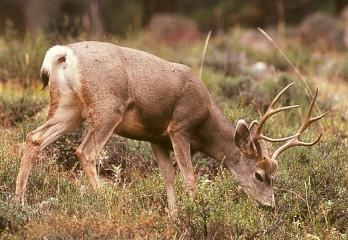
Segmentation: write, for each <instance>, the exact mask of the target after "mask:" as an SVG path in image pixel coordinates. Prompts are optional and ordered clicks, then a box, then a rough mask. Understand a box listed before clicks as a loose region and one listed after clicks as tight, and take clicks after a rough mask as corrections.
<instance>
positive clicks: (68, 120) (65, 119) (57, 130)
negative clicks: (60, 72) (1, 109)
mask: <svg viewBox="0 0 348 240" xmlns="http://www.w3.org/2000/svg"><path fill="white" fill-rule="evenodd" d="M65 100H68V99H64V98H61V101H60V103H59V105H56V106H54V107H53V106H52V105H51V108H50V114H49V117H48V120H47V121H46V122H45V123H44V124H43V125H42V126H41V127H39V128H37V129H36V130H35V131H32V132H30V133H29V134H28V136H27V138H26V142H25V150H24V155H23V157H22V159H21V165H20V169H19V173H18V177H17V183H16V201H17V202H22V203H23V201H24V193H25V189H26V186H27V182H28V177H29V173H30V170H31V169H32V166H33V163H34V161H35V160H36V158H37V156H38V154H39V152H40V150H42V149H44V148H45V147H46V146H47V145H49V144H51V143H52V142H54V141H56V140H58V139H59V138H60V137H61V136H63V135H64V134H66V133H68V132H70V131H72V130H74V129H75V128H76V127H77V126H78V125H79V124H80V123H81V121H82V117H81V107H80V105H78V104H75V105H74V106H72V105H70V104H67V103H68V102H70V100H71V98H70V100H68V101H65ZM75 100H77V99H75Z"/></svg>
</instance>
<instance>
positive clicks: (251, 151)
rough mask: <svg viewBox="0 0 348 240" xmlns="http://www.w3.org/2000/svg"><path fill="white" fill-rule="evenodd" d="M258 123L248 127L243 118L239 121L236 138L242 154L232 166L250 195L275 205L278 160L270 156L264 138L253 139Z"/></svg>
mask: <svg viewBox="0 0 348 240" xmlns="http://www.w3.org/2000/svg"><path fill="white" fill-rule="evenodd" d="M258 125H259V124H258V123H257V122H256V121H254V122H253V123H252V124H251V125H250V127H249V128H248V127H247V125H246V123H245V122H244V121H243V120H240V121H238V124H237V128H236V133H235V136H234V139H235V144H236V147H237V148H239V150H240V152H241V153H240V154H241V155H240V158H239V161H238V162H236V163H233V167H232V168H233V171H234V173H235V176H236V178H237V181H238V183H239V185H240V186H241V187H242V188H243V190H244V191H245V192H246V193H247V194H248V195H250V196H251V197H252V198H254V199H255V200H257V201H258V202H260V203H261V204H262V205H266V206H271V207H275V201H274V191H273V186H272V183H273V181H274V180H275V177H276V171H277V162H276V161H275V160H273V159H271V158H270V157H269V156H268V151H267V149H266V146H265V143H264V142H263V140H261V139H260V140H258V141H253V138H254V135H255V132H256V129H257V127H258Z"/></svg>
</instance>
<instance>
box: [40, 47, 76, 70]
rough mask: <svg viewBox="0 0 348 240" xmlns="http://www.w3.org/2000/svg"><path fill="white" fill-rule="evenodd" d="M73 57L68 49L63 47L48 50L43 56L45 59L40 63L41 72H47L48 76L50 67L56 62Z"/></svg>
mask: <svg viewBox="0 0 348 240" xmlns="http://www.w3.org/2000/svg"><path fill="white" fill-rule="evenodd" d="M69 55H70V56H72V55H73V53H72V51H71V49H70V48H68V47H65V46H60V45H56V46H54V47H52V48H50V49H49V50H48V51H47V52H46V55H45V59H44V61H43V63H42V67H41V72H42V71H43V70H44V71H46V72H48V74H50V73H51V70H52V65H53V64H54V63H55V62H56V61H58V59H60V58H63V57H69Z"/></svg>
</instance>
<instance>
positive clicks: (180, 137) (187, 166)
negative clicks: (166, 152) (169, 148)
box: [170, 132, 196, 198]
mask: <svg viewBox="0 0 348 240" xmlns="http://www.w3.org/2000/svg"><path fill="white" fill-rule="evenodd" d="M170 139H171V141H172V145H173V149H174V155H175V158H176V161H177V162H178V165H179V168H180V172H181V174H182V176H183V178H184V182H185V184H186V187H187V190H188V194H189V196H190V197H191V198H193V197H194V194H195V190H196V182H195V176H194V171H193V167H192V162H191V154H190V143H189V141H188V139H187V137H186V134H185V133H182V132H172V133H170Z"/></svg>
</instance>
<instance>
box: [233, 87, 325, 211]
mask: <svg viewBox="0 0 348 240" xmlns="http://www.w3.org/2000/svg"><path fill="white" fill-rule="evenodd" d="M292 85H293V83H292V84H289V85H288V86H286V87H285V88H284V89H283V90H282V91H281V92H280V93H279V94H278V95H277V96H276V97H275V98H274V100H273V101H272V103H271V104H270V106H269V108H268V110H267V111H266V113H265V114H264V116H263V117H262V118H261V120H260V123H258V122H257V121H253V122H252V123H251V124H250V126H249V127H248V126H247V125H246V123H245V121H244V120H239V121H238V123H237V127H236V132H235V136H234V140H235V144H236V147H237V148H239V150H240V152H241V153H240V154H241V156H240V158H239V161H238V162H235V163H233V166H232V169H233V171H234V173H235V175H236V178H237V181H238V183H239V185H240V186H241V187H242V188H243V190H244V191H245V192H246V193H247V194H248V195H250V196H251V197H253V198H254V199H256V200H257V201H259V202H260V203H261V204H263V205H266V206H272V207H274V206H275V201H274V193H273V186H272V183H273V181H274V180H275V177H276V171H277V167H278V163H277V158H278V156H279V155H280V154H281V153H282V152H284V151H285V150H287V149H288V148H290V147H293V146H313V145H314V144H316V143H317V142H318V141H319V140H320V138H321V135H322V134H320V135H319V137H318V138H317V139H316V140H315V141H313V142H310V143H306V142H302V141H300V139H299V138H300V136H301V134H302V133H303V132H304V131H305V130H306V129H307V127H308V126H309V125H310V124H312V123H313V122H315V121H317V120H319V119H321V118H322V117H324V116H325V115H326V114H327V112H326V113H324V114H322V115H320V116H318V117H313V118H312V117H311V114H312V110H313V106H314V103H315V100H316V97H317V94H318V89H317V91H316V94H315V96H314V98H313V100H312V102H311V104H310V107H309V110H308V113H307V116H306V118H305V121H304V123H303V124H302V126H301V127H300V129H299V130H298V131H297V133H296V134H295V135H293V136H290V137H286V138H280V139H275V138H270V137H267V136H265V135H263V134H262V127H263V126H264V124H265V122H266V120H267V119H268V118H269V117H270V116H272V115H274V114H275V113H278V112H281V111H284V110H288V109H292V108H296V107H298V105H293V106H286V107H280V108H276V109H274V108H273V107H274V105H275V103H276V102H277V101H278V99H279V98H280V97H281V95H282V94H283V93H284V92H285V91H286V90H287V89H288V88H289V87H291V86H292ZM265 141H268V142H283V141H286V143H285V144H284V145H282V146H281V147H279V148H278V149H276V150H275V151H274V153H273V154H272V155H269V154H268V151H267V149H266V145H265Z"/></svg>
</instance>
